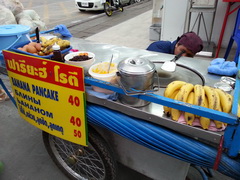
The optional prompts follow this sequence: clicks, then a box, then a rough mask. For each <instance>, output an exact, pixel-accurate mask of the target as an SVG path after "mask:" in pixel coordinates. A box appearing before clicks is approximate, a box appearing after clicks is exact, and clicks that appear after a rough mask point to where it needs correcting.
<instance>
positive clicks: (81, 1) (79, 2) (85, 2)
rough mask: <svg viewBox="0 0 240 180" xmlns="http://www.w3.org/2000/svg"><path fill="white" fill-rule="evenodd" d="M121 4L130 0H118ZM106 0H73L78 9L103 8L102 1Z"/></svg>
mask: <svg viewBox="0 0 240 180" xmlns="http://www.w3.org/2000/svg"><path fill="white" fill-rule="evenodd" d="M120 1H121V3H122V4H130V1H131V0H120ZM105 2H106V0H75V4H76V6H77V8H78V9H79V11H100V10H104V6H103V3H105Z"/></svg>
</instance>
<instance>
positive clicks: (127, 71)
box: [117, 58, 159, 107]
mask: <svg viewBox="0 0 240 180" xmlns="http://www.w3.org/2000/svg"><path fill="white" fill-rule="evenodd" d="M117 76H118V77H119V78H117V80H118V84H119V85H120V87H121V88H122V89H123V90H124V92H125V94H126V95H123V94H119V97H118V98H119V100H120V102H122V103H123V104H128V105H130V106H132V107H143V106H146V105H147V104H149V103H150V102H148V101H145V100H142V99H138V98H135V97H131V95H139V94H146V93H148V92H151V93H152V92H154V91H155V90H156V89H154V79H155V76H157V71H156V68H155V65H154V64H153V63H152V62H151V61H149V60H147V59H142V58H128V59H126V60H122V61H120V62H119V64H118V73H117ZM157 77H158V76H157ZM158 82H159V81H158ZM158 87H159V86H158Z"/></svg>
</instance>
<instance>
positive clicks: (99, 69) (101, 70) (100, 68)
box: [92, 62, 117, 74]
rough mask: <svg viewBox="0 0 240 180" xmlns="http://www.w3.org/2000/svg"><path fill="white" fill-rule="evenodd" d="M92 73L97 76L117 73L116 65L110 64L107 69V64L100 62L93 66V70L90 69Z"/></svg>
mask: <svg viewBox="0 0 240 180" xmlns="http://www.w3.org/2000/svg"><path fill="white" fill-rule="evenodd" d="M108 69H109V71H108ZM92 72H94V73H97V74H111V73H114V72H117V65H116V64H115V63H111V65H110V68H109V62H102V63H100V64H98V65H97V66H95V67H94V68H92Z"/></svg>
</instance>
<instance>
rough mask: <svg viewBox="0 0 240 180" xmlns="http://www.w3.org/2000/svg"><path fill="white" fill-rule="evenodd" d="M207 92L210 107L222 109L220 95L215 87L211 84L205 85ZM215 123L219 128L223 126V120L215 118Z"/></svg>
mask: <svg viewBox="0 0 240 180" xmlns="http://www.w3.org/2000/svg"><path fill="white" fill-rule="evenodd" d="M204 90H205V93H206V95H207V97H208V103H209V108H210V109H214V110H217V111H222V108H221V104H220V97H219V95H218V93H217V92H216V91H215V89H214V88H212V87H209V86H204ZM214 123H215V125H216V127H217V128H221V127H222V122H220V121H217V120H214Z"/></svg>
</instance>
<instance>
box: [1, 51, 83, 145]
mask: <svg viewBox="0 0 240 180" xmlns="http://www.w3.org/2000/svg"><path fill="white" fill-rule="evenodd" d="M3 55H4V59H5V63H6V67H7V70H8V76H9V78H10V82H11V85H12V89H13V92H14V98H15V100H16V103H17V107H18V112H19V114H20V116H21V117H22V118H23V119H25V120H26V121H27V122H29V123H30V124H32V125H34V126H36V127H37V128H40V129H41V130H43V131H46V132H48V133H49V134H52V135H54V136H57V137H60V138H62V139H65V140H68V141H71V142H73V143H77V144H81V145H84V146H86V145H87V136H86V134H87V123H86V99H85V88H84V73H83V72H84V71H83V69H82V68H81V67H76V66H71V65H67V64H63V63H59V62H55V61H51V60H46V59H42V58H38V57H33V56H27V55H23V54H18V53H14V52H10V51H3ZM26 133H27V132H26Z"/></svg>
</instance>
